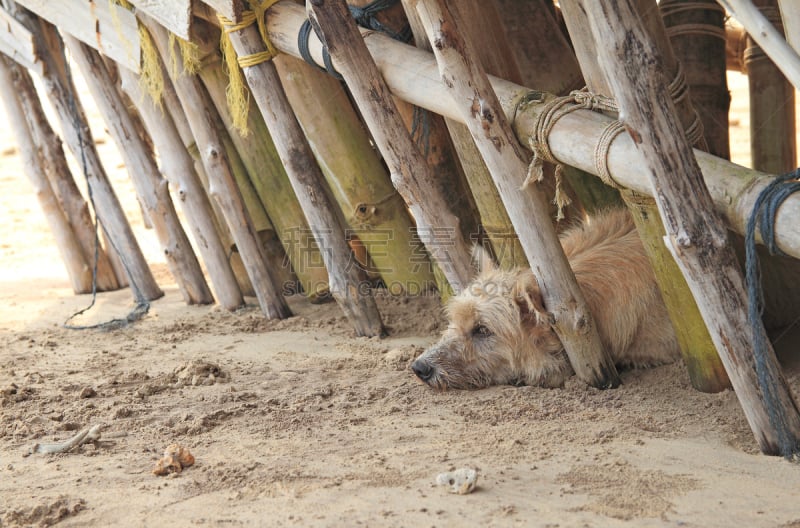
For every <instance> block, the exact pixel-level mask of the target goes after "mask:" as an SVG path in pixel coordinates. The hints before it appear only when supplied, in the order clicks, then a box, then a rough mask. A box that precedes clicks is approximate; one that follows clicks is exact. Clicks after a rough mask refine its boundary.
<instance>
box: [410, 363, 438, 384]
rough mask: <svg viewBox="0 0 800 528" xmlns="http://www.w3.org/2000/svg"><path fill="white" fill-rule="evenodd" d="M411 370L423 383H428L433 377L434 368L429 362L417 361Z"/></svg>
mask: <svg viewBox="0 0 800 528" xmlns="http://www.w3.org/2000/svg"><path fill="white" fill-rule="evenodd" d="M411 370H413V371H414V374H416V375H417V377H418V378H419V379H421V380H422V381H426V382H427V381H428V380H429V379H431V378H432V377H433V372H434V368H433V366H431V364H430V363H428V362H427V361H421V360H419V359H418V360H416V361H415V362H414V363H412V364H411Z"/></svg>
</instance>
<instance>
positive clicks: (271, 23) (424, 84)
mask: <svg viewBox="0 0 800 528" xmlns="http://www.w3.org/2000/svg"><path fill="white" fill-rule="evenodd" d="M305 19H306V16H305V12H304V10H303V8H302V7H300V6H298V5H294V4H292V3H290V2H279V3H277V4H275V5H274V6H272V8H270V10H269V15H268V17H267V30H268V35H269V38H270V40H271V41H272V43H273V44H274V45H275V46H276V48H277V49H278V50H279V51H282V52H284V53H289V54H290V55H292V56H295V57H299V56H300V54H299V52H298V50H297V32H298V30H299V28H300V26H301V25H302V23H303V21H304V20H305ZM365 33H366V35H365V36H364V42H365V44H366V45H367V47H368V48H369V51H370V53H371V55H372V57H373V59H374V60H375V61H376V64H377V65H378V67H379V69H380V72H381V73H382V76H383V79H384V81H386V84H387V86H388V87H389V88H390V89H391V90H392V92H393V93H394V94H395V95H396V96H397V97H400V98H402V99H404V100H407V101H409V102H411V103H413V104H415V105H417V106H421V107H423V108H426V109H428V110H431V111H432V112H436V113H439V114H441V115H443V116H446V117H450V118H452V119H456V120H459V121H461V120H462V119H463V118H462V117H461V116H460V114H459V109H458V106H457V105H456V102H455V101H454V100H453V99H452V97H450V96H449V94H448V91H447V87H446V86H445V85H444V83H443V82H442V80H441V76H440V75H439V70H438V66H437V64H436V60H435V59H434V57H433V56H432V55H431V54H430V53H426V52H425V51H423V50H419V49H416V48H413V47H411V46H408V45H405V44H402V43H399V42H397V41H394V40H392V39H390V38H388V37H385V36H383V35H381V34H379V33H375V32H365ZM309 48H310V52H311V55H312V57H313V58H314V60H315V61H319V62H320V63H321V61H322V51H321V50H322V46H321V43H320V42H319V40H318V39H317V38H316V37H313V36H312V38H311V42H310V45H309ZM490 81H491V83H492V87H493V88H494V91H495V93H496V94H497V96H498V98H499V100H500V102H501V104H502V105H503V110H504V112H505V115H506V117H507V118H508V119H509V120H511V121H513V123H514V130H515V132H516V134H517V138H518V139H519V141H520V143H521V144H523V145H527V144H528V141H529V138H530V137H531V136H533V135H534V131H535V124H536V121H537V118H538V116H539V115H540V114H541V113H542V111H543V110H544V107H545V105H546V104H547V102H548V101H549V100H550V97H551V96H550V95H548V94H545V93H542V92H540V91H531V90H530V89H529V88H526V87H524V86H519V85H517V84H514V83H511V82H508V81H505V80H503V79H498V78H496V77H491V76H490ZM612 122H613V120H612V118H610V117H607V116H604V115H601V114H600V113H598V112H590V111H588V110H581V111H577V112H572V113H570V114H567V115H565V116H563V117H562V118H560V119H559V120H558V122H557V123H556V124H555V125H554V126H553V130H552V132H551V133H550V135H549V137H548V143H549V145H550V149H551V150H552V152H553V155H554V156H555V158H556V159H557V160H558V161H559V162H561V163H564V164H567V165H572V166H574V167H577V168H579V169H581V170H584V171H586V172H589V173H591V174H597V166H596V163H595V161H596V160H595V157H596V156H595V151H596V146H597V143H598V141H599V139H600V137H601V136H602V134H603V132H604V130H605V129H606V127H607V126H608V125H609V124H610V123H612ZM695 157H696V158H697V162H698V164H699V165H700V168H701V169H702V170H703V173H704V178H705V183H706V185H707V186H708V190H709V191H710V192H711V197H712V199H713V200H714V206H715V207H716V209H717V211H718V212H719V213H720V214H722V215H723V216H724V217H725V219H726V220H727V222H728V225H729V226H730V228H731V229H733V230H734V231H736V232H737V233H740V234H743V233H744V231H745V224H746V223H747V219H748V218H749V217H750V211H752V209H753V204H754V203H755V200H756V197H757V196H758V194H759V193H760V192H761V191H762V190H763V189H764V188H765V187H766V186H767V185H768V184H769V183H770V182H771V181H772V180H773V178H774V177H773V176H772V175H769V174H765V173H763V172H758V171H754V170H751V169H747V168H745V167H742V166H739V165H736V164H733V163H731V162H729V161H726V160H723V159H720V158H718V157H716V156H712V155H711V154H708V153H705V152H702V151H699V150H695ZM608 167H609V170H610V172H611V175H612V177H613V179H614V181H616V182H617V183H618V184H619V185H620V186H622V187H625V188H628V189H631V190H633V191H636V192H638V193H640V194H645V195H648V196H652V195H653V193H654V192H655V191H654V190H653V187H652V185H651V182H650V178H649V177H648V174H647V173H646V168H643V167H642V164H641V154H640V153H639V151H638V148H637V146H636V144H635V143H634V142H633V139H632V138H631V137H630V136H629V135H626V134H622V135H620V136H618V137H617V138H616V140H615V141H614V142H613V144H612V145H611V147H610V149H609V152H608ZM798 224H800V195H793V196H790V197H789V198H788V199H787V200H786V201H785V202H784V204H783V206H782V207H781V208H780V209H779V211H778V215H777V217H776V222H775V226H776V227H775V229H776V233H777V244H778V247H779V248H780V249H781V250H782V251H784V252H785V253H787V254H788V255H791V256H794V257H795V258H800V230H798V229H796V228H795V226H797V225H798ZM757 237H758V235H757ZM759 240H760V239H759Z"/></svg>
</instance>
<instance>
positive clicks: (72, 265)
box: [0, 54, 92, 293]
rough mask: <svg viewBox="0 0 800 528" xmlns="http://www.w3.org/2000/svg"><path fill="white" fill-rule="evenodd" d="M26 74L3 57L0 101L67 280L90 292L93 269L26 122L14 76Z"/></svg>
mask: <svg viewBox="0 0 800 528" xmlns="http://www.w3.org/2000/svg"><path fill="white" fill-rule="evenodd" d="M23 71H24V70H23V68H22V67H21V66H19V65H18V64H16V63H15V62H14V61H12V60H11V59H10V58H8V57H6V56H5V55H2V54H0V98H2V100H3V103H4V106H5V109H6V115H7V116H8V123H9V124H10V126H11V129H12V130H13V131H14V136H15V138H16V141H17V146H18V147H19V152H20V157H21V159H22V167H23V170H24V172H25V174H26V176H27V177H28V181H30V182H31V186H33V190H34V192H35V193H36V198H37V199H38V201H39V205H40V206H41V208H42V212H43V213H44V216H45V219H46V220H47V224H48V225H49V226H50V231H51V232H52V234H53V238H54V239H55V242H56V247H57V248H58V251H59V253H60V254H61V260H63V261H64V266H65V267H66V268H67V277H68V278H69V281H70V284H71V285H72V290H73V291H74V292H75V293H90V292H91V291H92V268H91V266H90V265H89V263H88V262H87V261H86V259H85V258H84V256H83V252H82V251H81V246H80V243H79V241H78V239H77V237H76V236H75V233H74V232H73V230H72V227H71V226H70V225H69V222H68V221H67V218H66V216H65V215H64V212H63V211H62V210H61V206H60V205H59V203H58V199H57V198H56V195H55V193H54V192H53V189H52V187H50V182H49V181H47V176H46V173H47V169H46V168H45V164H46V163H47V160H45V159H44V158H43V156H42V154H41V152H42V151H41V150H40V149H39V148H38V145H37V144H36V143H35V142H34V139H33V135H32V134H31V132H30V130H29V128H28V124H27V121H26V119H25V109H24V108H23V107H22V104H21V103H20V100H19V97H18V96H17V86H18V83H15V82H14V77H19V76H20V75H21V74H22V73H23ZM26 73H27V72H26ZM30 88H31V89H32V88H33V85H30Z"/></svg>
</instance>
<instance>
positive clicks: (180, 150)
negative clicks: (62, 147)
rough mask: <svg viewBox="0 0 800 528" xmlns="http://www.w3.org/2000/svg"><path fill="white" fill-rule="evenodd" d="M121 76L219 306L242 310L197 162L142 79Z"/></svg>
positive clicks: (128, 73) (124, 72)
mask: <svg viewBox="0 0 800 528" xmlns="http://www.w3.org/2000/svg"><path fill="white" fill-rule="evenodd" d="M119 74H120V80H121V85H122V89H123V90H124V91H125V92H126V93H127V94H128V95H129V96H130V98H131V100H133V101H134V104H136V106H137V108H138V109H139V114H140V115H141V116H142V120H143V121H144V124H145V127H146V128H147V130H148V131H149V132H150V135H151V136H152V138H153V141H154V142H155V144H156V145H158V153H159V159H160V160H161V170H162V172H163V173H164V176H165V177H166V178H167V180H168V181H169V183H170V185H172V187H173V189H174V191H175V192H176V193H177V196H178V203H179V204H180V205H181V209H182V211H183V213H184V215H185V216H186V220H187V222H188V224H189V227H190V229H191V232H192V235H193V238H194V241H195V245H196V246H197V249H198V251H199V252H200V257H201V258H202V259H203V262H204V263H205V265H206V269H207V270H208V276H209V278H210V279H211V286H212V289H213V290H214V294H215V296H216V298H217V300H218V302H219V303H220V305H221V306H223V307H224V308H225V309H227V310H235V309H237V308H239V307H241V306H242V305H243V304H244V298H243V297H242V293H241V291H240V290H239V286H238V284H237V283H236V277H235V276H234V273H233V270H232V268H231V265H230V262H228V256H227V254H226V252H225V247H224V246H223V243H222V239H221V238H220V236H219V233H218V231H217V225H216V223H215V222H214V212H213V210H212V208H211V202H210V201H209V199H208V196H207V195H206V192H205V189H204V188H203V185H202V183H201V182H200V178H199V177H198V176H197V172H196V171H195V168H194V161H193V160H192V158H191V156H190V155H189V152H188V151H187V149H186V148H185V146H184V144H183V142H182V141H181V139H180V135H179V133H178V130H177V129H176V127H175V122H174V121H173V119H172V117H171V116H170V115H169V114H168V113H166V112H165V111H164V110H163V109H159V108H157V107H156V105H155V103H154V102H153V100H152V99H151V98H150V97H149V96H148V95H147V94H145V93H144V92H143V91H142V89H141V86H140V78H139V76H137V75H136V74H135V73H133V72H131V71H130V70H127V69H125V68H120V69H119Z"/></svg>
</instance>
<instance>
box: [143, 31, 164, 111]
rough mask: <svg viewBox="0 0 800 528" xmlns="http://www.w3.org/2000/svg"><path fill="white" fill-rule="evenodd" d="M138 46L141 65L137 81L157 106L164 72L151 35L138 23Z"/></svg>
mask: <svg viewBox="0 0 800 528" xmlns="http://www.w3.org/2000/svg"><path fill="white" fill-rule="evenodd" d="M139 46H140V47H141V49H142V65H141V72H140V73H139V82H140V83H141V84H142V88H143V91H144V92H145V93H147V94H149V95H150V98H151V99H153V102H154V103H155V104H156V105H157V106H159V107H160V106H161V96H162V95H163V93H164V72H163V70H162V69H161V61H160V59H159V55H158V49H156V45H155V43H154V42H153V37H152V36H151V35H150V32H149V31H147V28H145V27H144V26H143V25H142V24H139Z"/></svg>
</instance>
